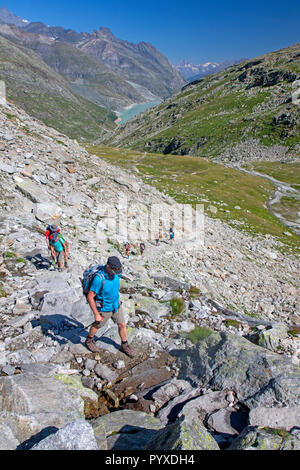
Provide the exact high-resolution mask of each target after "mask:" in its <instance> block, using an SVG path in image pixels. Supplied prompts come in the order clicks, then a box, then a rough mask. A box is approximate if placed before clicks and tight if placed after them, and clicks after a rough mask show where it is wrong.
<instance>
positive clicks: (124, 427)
mask: <svg viewBox="0 0 300 470" xmlns="http://www.w3.org/2000/svg"><path fill="white" fill-rule="evenodd" d="M92 426H93V429H94V432H95V436H96V439H97V441H98V445H99V443H101V441H102V440H103V437H104V436H105V439H107V441H106V442H107V444H106V445H107V448H108V449H115V450H125V449H127V450H128V449H129V448H130V449H132V450H141V449H144V447H145V445H146V443H147V442H148V441H149V439H150V438H151V437H153V436H154V435H155V434H156V432H157V431H158V430H159V429H162V427H163V425H162V423H161V422H160V421H159V420H158V419H156V418H154V417H153V416H152V415H151V414H147V413H144V412H142V411H133V410H120V411H114V412H113V413H110V414H107V415H104V416H101V417H100V418H97V419H95V420H93V421H92ZM102 445H103V444H102ZM128 446H129V447H128Z"/></svg>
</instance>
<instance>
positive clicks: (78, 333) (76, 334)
mask: <svg viewBox="0 0 300 470" xmlns="http://www.w3.org/2000/svg"><path fill="white" fill-rule="evenodd" d="M95 323H98V322H95V321H93V322H92V323H91V324H90V325H87V326H85V327H83V328H82V329H81V330H79V331H78V332H77V333H75V334H74V335H73V336H71V338H69V340H68V341H71V339H73V338H74V336H78V335H80V333H82V332H83V331H84V330H85V329H86V328H89V327H90V326H92V325H94V324H95ZM107 330H108V327H107V328H106V330H105V331H104V332H103V333H102V335H101V336H98V338H101V337H102V336H103V335H104V333H106V332H107Z"/></svg>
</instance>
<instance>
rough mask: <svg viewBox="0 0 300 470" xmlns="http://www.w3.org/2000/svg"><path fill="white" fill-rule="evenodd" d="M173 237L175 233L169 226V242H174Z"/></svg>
mask: <svg viewBox="0 0 300 470" xmlns="http://www.w3.org/2000/svg"><path fill="white" fill-rule="evenodd" d="M174 237H175V233H174V230H173V228H172V227H171V228H170V242H171V243H173V242H174Z"/></svg>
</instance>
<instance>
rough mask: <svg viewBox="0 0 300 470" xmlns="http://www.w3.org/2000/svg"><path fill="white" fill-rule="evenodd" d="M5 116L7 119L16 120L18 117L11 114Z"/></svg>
mask: <svg viewBox="0 0 300 470" xmlns="http://www.w3.org/2000/svg"><path fill="white" fill-rule="evenodd" d="M5 116H6V117H7V119H14V118H15V117H16V116H15V115H14V114H10V113H5Z"/></svg>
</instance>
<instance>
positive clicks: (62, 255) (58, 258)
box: [56, 251, 65, 263]
mask: <svg viewBox="0 0 300 470" xmlns="http://www.w3.org/2000/svg"><path fill="white" fill-rule="evenodd" d="M64 259H65V252H64V251H60V252H59V253H56V262H57V263H63V262H64Z"/></svg>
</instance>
